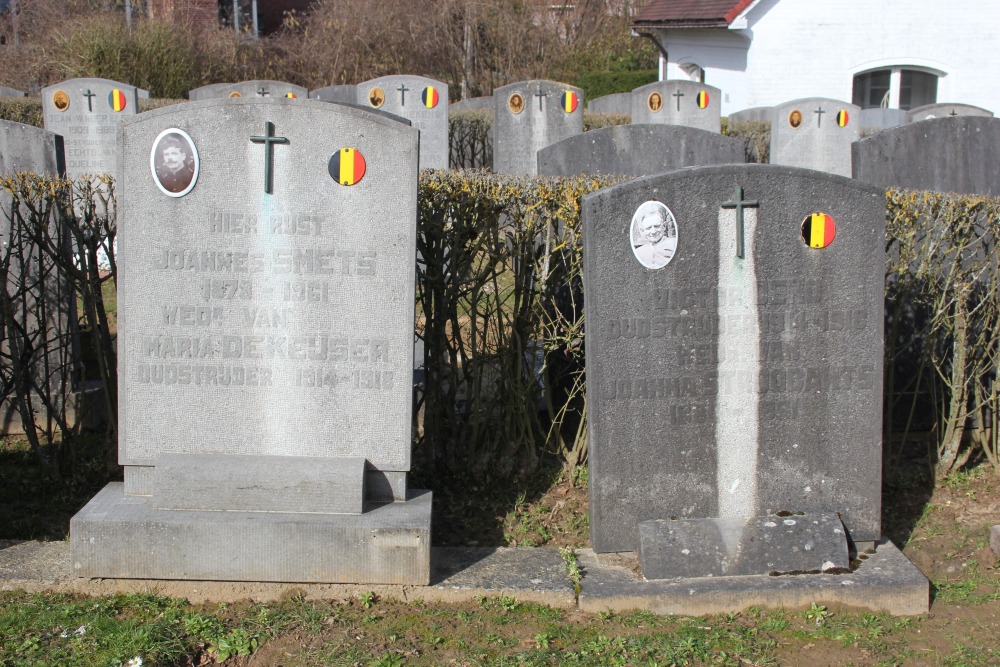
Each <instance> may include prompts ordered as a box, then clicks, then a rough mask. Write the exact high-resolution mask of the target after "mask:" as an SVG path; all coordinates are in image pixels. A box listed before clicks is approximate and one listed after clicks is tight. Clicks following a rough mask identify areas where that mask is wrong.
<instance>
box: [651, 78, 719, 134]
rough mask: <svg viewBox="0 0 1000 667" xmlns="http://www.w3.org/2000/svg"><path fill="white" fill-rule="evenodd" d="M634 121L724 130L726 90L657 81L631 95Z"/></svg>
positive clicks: (711, 130) (686, 83) (688, 83)
mask: <svg viewBox="0 0 1000 667" xmlns="http://www.w3.org/2000/svg"><path fill="white" fill-rule="evenodd" d="M631 97H632V107H631V108H632V122H633V123H635V124H636V125H639V124H645V123H663V124H666V125H683V126H685V127H696V128H698V129H699V130H707V131H709V132H721V131H722V91H720V90H719V89H718V88H715V87H714V86H706V85H705V84H703V83H698V82H696V81H656V82H654V83H650V84H646V85H645V86H641V87H639V88H636V89H635V90H633V91H632V93H631Z"/></svg>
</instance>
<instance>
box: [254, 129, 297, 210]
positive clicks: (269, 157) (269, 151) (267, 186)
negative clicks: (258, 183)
mask: <svg viewBox="0 0 1000 667" xmlns="http://www.w3.org/2000/svg"><path fill="white" fill-rule="evenodd" d="M250 141H252V142H253V143H255V144H264V192H266V193H267V194H271V193H272V191H273V189H274V187H273V183H272V181H273V172H274V170H273V168H272V167H273V165H274V144H287V143H289V142H288V137H276V136H274V123H272V122H271V121H267V122H266V123H264V136H263V137H250Z"/></svg>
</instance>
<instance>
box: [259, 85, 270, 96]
mask: <svg viewBox="0 0 1000 667" xmlns="http://www.w3.org/2000/svg"><path fill="white" fill-rule="evenodd" d="M270 94H271V91H269V90H268V89H267V88H265V87H264V86H261V87H260V88H258V89H257V95H258V96H260V97H267V96H268V95H270Z"/></svg>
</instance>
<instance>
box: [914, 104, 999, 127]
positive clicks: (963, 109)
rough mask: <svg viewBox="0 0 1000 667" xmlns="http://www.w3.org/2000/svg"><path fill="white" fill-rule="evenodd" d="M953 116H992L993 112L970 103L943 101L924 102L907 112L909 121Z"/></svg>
mask: <svg viewBox="0 0 1000 667" xmlns="http://www.w3.org/2000/svg"><path fill="white" fill-rule="evenodd" d="M955 116H980V117H983V116H988V117H990V118H992V117H993V112H992V111H990V110H989V109H983V108H982V107H977V106H973V105H971V104H947V103H944V102H940V103H938V104H925V105H924V106H922V107H917V108H916V109H910V112H909V120H910V122H911V123H915V122H917V121H921V120H930V119H931V118H954V117H955Z"/></svg>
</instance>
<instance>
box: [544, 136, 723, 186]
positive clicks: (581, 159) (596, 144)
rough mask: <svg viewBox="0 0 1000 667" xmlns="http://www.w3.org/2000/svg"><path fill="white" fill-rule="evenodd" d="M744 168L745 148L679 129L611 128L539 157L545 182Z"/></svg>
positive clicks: (565, 143) (564, 142) (574, 138)
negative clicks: (714, 167) (709, 167)
mask: <svg viewBox="0 0 1000 667" xmlns="http://www.w3.org/2000/svg"><path fill="white" fill-rule="evenodd" d="M734 162H743V142H742V141H740V140H739V139H734V138H732V137H725V136H722V135H721V134H718V133H716V132H708V131H707V130H699V129H696V128H692V127H682V126H679V125H612V126H610V127H602V128H600V129H597V130H590V131H589V132H583V133H581V134H576V135H574V136H572V137H567V138H566V139H563V140H562V141H557V142H555V143H554V144H549V145H548V146H546V147H545V148H543V149H541V150H540V151H538V173H539V175H542V176H575V175H577V174H590V175H597V174H621V175H625V176H648V175H650V174H659V173H662V172H664V171H670V170H672V169H680V168H681V167H693V166H698V165H706V164H730V163H734Z"/></svg>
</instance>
